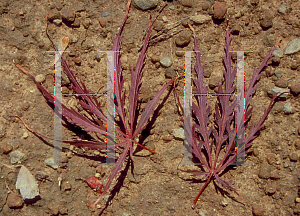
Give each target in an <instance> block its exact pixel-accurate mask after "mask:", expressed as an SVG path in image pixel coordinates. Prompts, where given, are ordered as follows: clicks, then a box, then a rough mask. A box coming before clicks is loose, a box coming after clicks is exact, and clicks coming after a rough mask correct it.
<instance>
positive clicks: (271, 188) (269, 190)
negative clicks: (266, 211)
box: [265, 181, 277, 195]
mask: <svg viewBox="0 0 300 216" xmlns="http://www.w3.org/2000/svg"><path fill="white" fill-rule="evenodd" d="M276 190H277V183H276V182H275V181H272V182H269V183H268V184H267V186H266V188H265V192H266V194H268V195H272V194H274V193H275V192H276Z"/></svg>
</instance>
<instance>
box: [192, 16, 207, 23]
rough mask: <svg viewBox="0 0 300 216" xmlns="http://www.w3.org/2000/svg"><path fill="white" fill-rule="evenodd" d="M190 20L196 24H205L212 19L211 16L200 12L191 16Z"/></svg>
mask: <svg viewBox="0 0 300 216" xmlns="http://www.w3.org/2000/svg"><path fill="white" fill-rule="evenodd" d="M190 20H191V21H193V22H194V23H195V24H203V23H206V22H209V21H210V20H211V16H208V15H202V14H199V15H195V16H192V17H190Z"/></svg>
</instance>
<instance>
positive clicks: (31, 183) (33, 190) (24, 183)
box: [16, 166, 39, 200]
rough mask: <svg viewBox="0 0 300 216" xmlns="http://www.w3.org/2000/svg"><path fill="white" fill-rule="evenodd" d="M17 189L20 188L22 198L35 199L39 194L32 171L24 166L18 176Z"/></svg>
mask: <svg viewBox="0 0 300 216" xmlns="http://www.w3.org/2000/svg"><path fill="white" fill-rule="evenodd" d="M16 189H20V193H21V196H22V198H23V199H24V200H25V199H34V198H35V197H37V196H39V188H38V184H37V182H36V180H35V178H34V177H33V175H31V173H30V171H29V170H28V169H27V168H26V167H25V166H22V167H21V169H20V172H19V175H18V178H17V182H16Z"/></svg>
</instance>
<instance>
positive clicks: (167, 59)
mask: <svg viewBox="0 0 300 216" xmlns="http://www.w3.org/2000/svg"><path fill="white" fill-rule="evenodd" d="M160 64H161V65H162V66H164V67H170V66H171V65H172V59H171V58H170V57H165V58H162V59H161V60H160Z"/></svg>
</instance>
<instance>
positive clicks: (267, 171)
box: [258, 161, 271, 179]
mask: <svg viewBox="0 0 300 216" xmlns="http://www.w3.org/2000/svg"><path fill="white" fill-rule="evenodd" d="M258 177H259V178H262V179H268V178H270V177H271V166H270V165H269V164H268V163H267V162H266V161H263V162H262V163H261V165H260V168H259V173H258Z"/></svg>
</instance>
